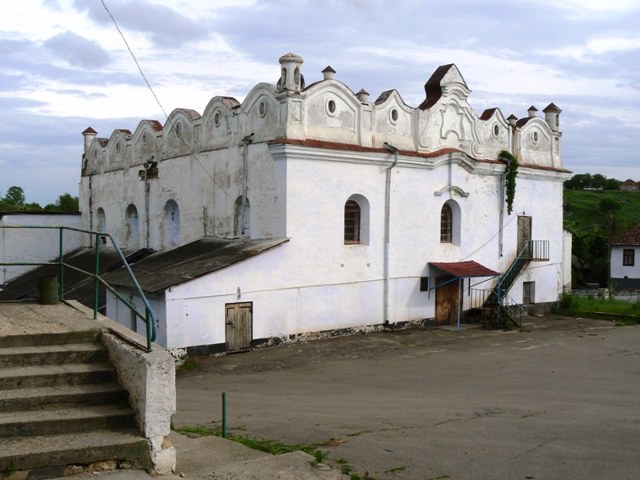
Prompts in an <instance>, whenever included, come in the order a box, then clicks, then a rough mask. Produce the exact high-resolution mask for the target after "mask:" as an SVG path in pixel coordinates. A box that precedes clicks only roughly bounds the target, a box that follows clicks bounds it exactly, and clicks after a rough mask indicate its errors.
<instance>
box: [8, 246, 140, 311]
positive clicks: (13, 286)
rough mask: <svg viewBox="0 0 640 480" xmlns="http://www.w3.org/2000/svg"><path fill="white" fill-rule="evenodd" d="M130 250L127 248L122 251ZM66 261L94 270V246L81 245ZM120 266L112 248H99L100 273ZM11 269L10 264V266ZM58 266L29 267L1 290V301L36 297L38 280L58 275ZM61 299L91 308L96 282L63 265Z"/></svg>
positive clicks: (101, 293)
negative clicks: (30, 268) (83, 246)
mask: <svg viewBox="0 0 640 480" xmlns="http://www.w3.org/2000/svg"><path fill="white" fill-rule="evenodd" d="M130 253H132V252H131V251H130V250H129V251H125V252H124V254H125V255H128V254H130ZM64 261H65V263H68V264H70V265H72V266H74V267H75V268H79V269H81V270H84V271H86V272H91V273H95V271H96V253H95V249H93V248H80V249H78V250H76V251H74V252H71V253H68V254H66V255H65V256H64ZM121 266H122V262H121V260H120V256H119V255H118V252H116V251H115V250H114V249H113V248H107V247H103V248H101V249H100V273H101V274H103V273H105V272H107V271H109V270H111V269H113V268H119V267H121ZM9 268H10V267H9ZM59 272H60V269H59V268H58V267H57V266H55V265H44V266H41V267H37V268H35V269H34V270H31V271H29V272H27V273H25V274H24V275H21V276H19V277H18V278H15V279H13V280H11V281H9V282H7V283H6V285H4V286H3V287H2V288H3V289H2V290H0V300H31V299H37V298H38V279H39V278H40V277H44V276H47V275H58V274H59ZM64 292H65V293H64V298H65V299H67V300H77V301H78V302H80V303H82V304H83V305H85V306H87V307H89V308H93V303H94V297H95V281H94V280H93V279H92V278H91V277H89V276H87V275H85V274H82V273H80V272H78V271H76V270H74V269H72V268H68V267H65V268H64ZM104 302H105V294H104V288H100V289H99V299H98V304H99V305H100V306H102V305H104Z"/></svg>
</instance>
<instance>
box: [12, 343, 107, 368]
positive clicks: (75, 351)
mask: <svg viewBox="0 0 640 480" xmlns="http://www.w3.org/2000/svg"><path fill="white" fill-rule="evenodd" d="M106 360H107V351H106V349H105V348H104V347H103V346H102V345H101V344H99V343H70V344H56V345H38V346H21V347H0V368H2V367H11V366H16V367H17V366H21V365H46V364H53V363H57V364H63V363H84V362H104V361H106Z"/></svg>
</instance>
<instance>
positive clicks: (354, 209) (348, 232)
mask: <svg viewBox="0 0 640 480" xmlns="http://www.w3.org/2000/svg"><path fill="white" fill-rule="evenodd" d="M360 215H361V211H360V205H358V202H356V201H355V200H347V203H345V204H344V243H360V225H361V223H360Z"/></svg>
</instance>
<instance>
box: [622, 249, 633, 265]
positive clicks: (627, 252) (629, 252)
mask: <svg viewBox="0 0 640 480" xmlns="http://www.w3.org/2000/svg"><path fill="white" fill-rule="evenodd" d="M635 264H636V251H635V250H634V249H633V248H625V249H624V250H623V251H622V265H623V266H625V267H633V266H634V265H635Z"/></svg>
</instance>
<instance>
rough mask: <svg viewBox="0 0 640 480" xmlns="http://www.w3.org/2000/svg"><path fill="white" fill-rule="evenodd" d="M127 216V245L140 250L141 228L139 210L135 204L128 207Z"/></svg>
mask: <svg viewBox="0 0 640 480" xmlns="http://www.w3.org/2000/svg"><path fill="white" fill-rule="evenodd" d="M125 216H126V217H127V225H126V227H127V228H126V239H125V240H126V241H125V245H127V246H128V247H133V248H138V246H139V245H140V227H139V224H138V209H137V208H136V206H135V205H134V204H130V205H129V206H128V207H127V210H126V212H125Z"/></svg>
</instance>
